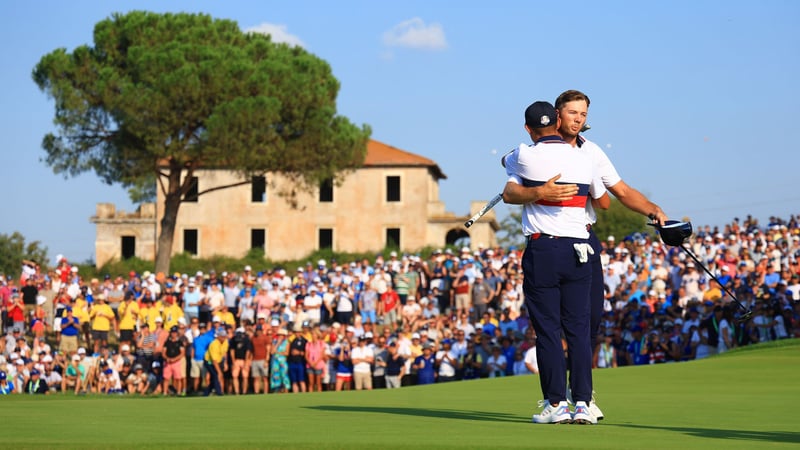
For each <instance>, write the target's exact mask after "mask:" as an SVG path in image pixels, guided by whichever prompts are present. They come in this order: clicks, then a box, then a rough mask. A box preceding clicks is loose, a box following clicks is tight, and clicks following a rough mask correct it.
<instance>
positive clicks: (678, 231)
mask: <svg viewBox="0 0 800 450" xmlns="http://www.w3.org/2000/svg"><path fill="white" fill-rule="evenodd" d="M650 220H655V216H653V215H651V216H650ZM648 225H650V226H652V227H653V228H655V229H656V230H657V231H658V234H659V236H661V240H662V241H663V242H664V244H666V245H671V246H673V247H680V248H681V250H683V251H684V253H686V254H687V255H689V257H690V258H692V259H693V260H694V262H695V263H697V265H698V266H700V267H702V268H703V270H704V271H705V273H707V274H708V276H710V277H711V279H713V280H714V281H716V282H717V284H719V285H720V287H721V288H722V289H723V290H724V291H725V293H726V294H728V295H729V296H730V297H731V299H733V301H734V303H736V305H737V306H738V307H739V308H740V309H741V310H742V315H741V316H739V319H738V320H739V322H745V321H747V320H748V319H750V317H751V316H752V315H753V311H752V310H751V309H749V308H747V307H746V306H744V305H743V304H742V303H741V302H740V301H739V300H738V299H737V298H736V296H734V295H733V293H732V292H731V291H729V290H728V288H727V287H726V286H725V285H724V284H722V283H721V282H720V281H719V279H718V278H717V277H716V276H714V274H713V273H711V271H710V270H708V267H706V265H705V264H703V263H702V262H700V260H699V259H698V258H697V256H695V255H694V253H692V252H691V251H689V249H688V248H686V247H685V246H684V245H683V244H684V242H685V241H686V239H687V238H688V237H690V236H691V235H692V223H691V222H679V221H677V220H668V221H666V222H664V225H659V224H658V223H657V222H651V223H648Z"/></svg>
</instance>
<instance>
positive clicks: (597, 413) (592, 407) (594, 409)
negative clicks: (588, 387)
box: [589, 391, 604, 420]
mask: <svg viewBox="0 0 800 450" xmlns="http://www.w3.org/2000/svg"><path fill="white" fill-rule="evenodd" d="M589 412H590V413H592V415H593V416H594V417H595V418H596V419H597V420H603V418H604V416H603V411H601V410H600V408H599V407H598V406H597V398H595V395H594V391H592V401H591V402H589Z"/></svg>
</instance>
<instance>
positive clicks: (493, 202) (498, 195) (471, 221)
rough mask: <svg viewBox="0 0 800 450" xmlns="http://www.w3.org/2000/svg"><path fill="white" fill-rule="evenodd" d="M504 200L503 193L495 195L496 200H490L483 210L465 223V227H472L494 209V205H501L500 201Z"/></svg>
mask: <svg viewBox="0 0 800 450" xmlns="http://www.w3.org/2000/svg"><path fill="white" fill-rule="evenodd" d="M502 199H503V194H502V193H500V194H497V195H495V196H494V198H492V199H491V200H489V203H487V204H486V206H484V207H483V208H481V210H480V211H478V212H477V213H476V214H475V215H474V216H472V217H470V218H469V220H468V221H466V222H464V226H465V227H467V228H469V227H471V226H472V224H473V223H475V222H476V221H477V220H478V219H480V218H481V217H483V215H484V214H486V213H487V212H489V210H491V209H492V208H494V205H496V204H498V203H500V200H502Z"/></svg>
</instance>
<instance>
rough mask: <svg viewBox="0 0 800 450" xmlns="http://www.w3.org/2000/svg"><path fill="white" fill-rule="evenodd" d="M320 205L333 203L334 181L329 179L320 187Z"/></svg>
mask: <svg viewBox="0 0 800 450" xmlns="http://www.w3.org/2000/svg"><path fill="white" fill-rule="evenodd" d="M319 201H320V203H330V202H332V201H333V179H330V178H329V179H327V180H325V181H323V182H322V183H320V185H319Z"/></svg>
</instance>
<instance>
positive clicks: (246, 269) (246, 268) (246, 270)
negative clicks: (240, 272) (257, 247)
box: [244, 266, 253, 272]
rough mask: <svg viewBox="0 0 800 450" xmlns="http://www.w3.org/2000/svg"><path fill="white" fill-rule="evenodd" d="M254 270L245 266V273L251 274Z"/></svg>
mask: <svg viewBox="0 0 800 450" xmlns="http://www.w3.org/2000/svg"><path fill="white" fill-rule="evenodd" d="M252 270H253V268H252V267H250V266H244V271H245V272H251V271H252Z"/></svg>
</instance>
